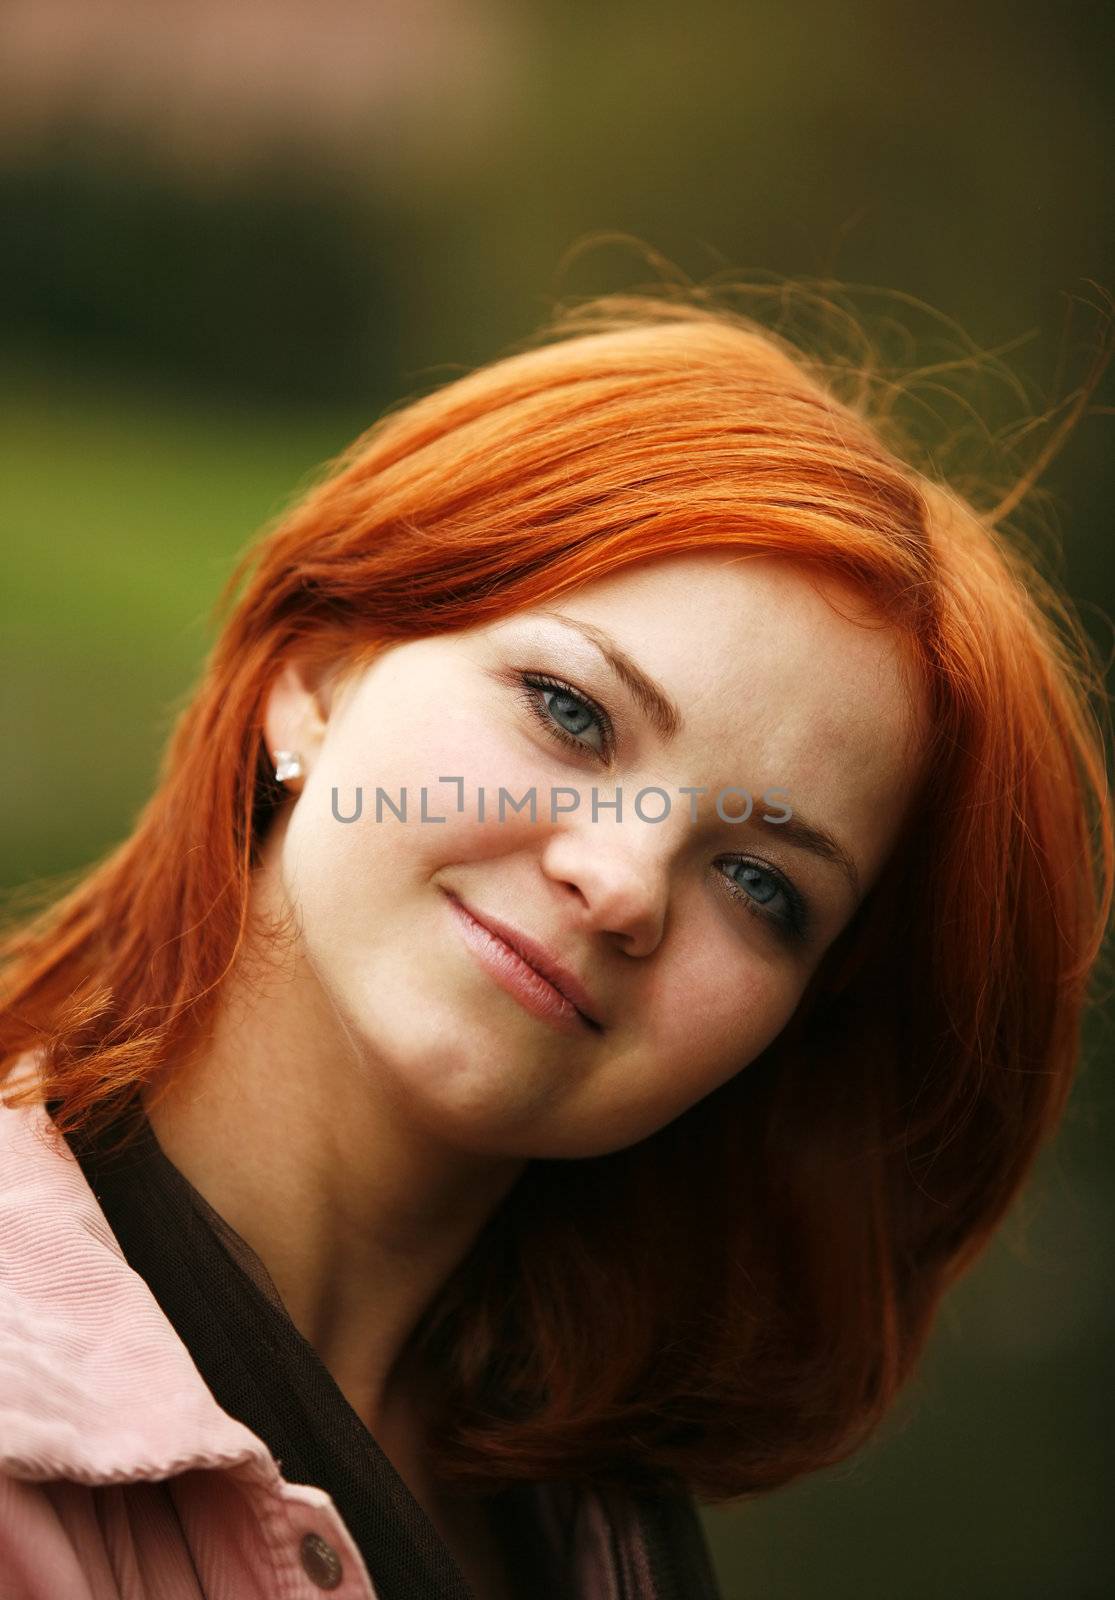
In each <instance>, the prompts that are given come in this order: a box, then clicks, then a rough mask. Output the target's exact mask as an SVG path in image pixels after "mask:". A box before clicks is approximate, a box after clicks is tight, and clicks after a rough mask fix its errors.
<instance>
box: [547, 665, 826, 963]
mask: <svg viewBox="0 0 1115 1600" xmlns="http://www.w3.org/2000/svg"><path fill="white" fill-rule="evenodd" d="M517 677H518V682H519V689H518V698H519V699H520V700H521V701H522V703H523V705H525V706H526V708H527V710H528V711H529V712H530V714H531V716H532V717H533V718H534V719H535V721H536V722H538V723H539V724H540V726H541V727H542V728H543V730H544V731H545V732H546V733H548V734H549V735H550V737H551V738H553V739H555V740H556V741H557V742H558V743H559V744H563V745H567V746H569V747H570V748H572V749H573V750H577V751H579V752H580V753H581V754H582V755H584V754H588V755H590V756H595V757H596V758H597V759H598V760H601V761H607V760H608V759H609V757H610V755H611V754H612V752H613V751H614V750H615V731H614V729H613V727H612V720H611V718H610V717H609V716H608V713H607V712H606V711H605V710H604V709H603V707H602V706H600V705H598V704H597V703H596V701H595V700H593V699H592V698H591V696H589V695H586V694H582V693H581V692H580V690H578V689H574V688H573V686H572V685H571V684H568V683H563V682H562V680H561V679H560V678H551V677H548V676H547V675H546V674H545V673H543V672H520V673H518V674H517ZM544 689H552V690H553V691H554V692H555V693H557V694H561V695H565V696H568V698H569V699H571V700H576V701H577V702H578V704H579V705H582V706H583V707H584V708H585V710H586V711H590V712H591V713H592V714H593V716H594V717H595V718H596V721H597V725H598V727H599V728H600V730H601V732H602V733H603V734H604V737H605V744H606V746H607V748H606V750H604V751H599V750H594V749H593V748H592V746H591V745H586V744H585V743H584V742H583V741H582V740H581V739H580V738H579V737H578V736H577V735H576V734H573V733H570V732H569V730H568V729H567V728H562V727H560V726H559V725H558V723H556V722H555V721H554V720H553V718H552V716H551V714H550V712H549V711H548V710H547V709H546V707H545V706H544V705H543V704H542V702H541V700H540V698H539V695H540V692H541V691H542V690H544ZM724 864H725V865H728V866H733V867H754V868H755V869H756V870H757V871H759V872H765V873H766V874H767V876H768V877H769V878H770V879H771V880H772V881H773V882H774V883H775V884H776V885H777V887H778V889H779V890H780V892H781V893H782V896H783V898H784V899H785V901H786V905H787V908H788V909H787V910H786V911H783V912H778V911H767V910H766V909H765V908H764V907H763V905H762V904H761V903H760V902H759V901H757V900H754V899H753V898H752V897H751V895H749V894H748V893H747V892H746V890H744V889H741V888H740V887H739V885H738V884H737V883H736V881H735V880H734V879H732V878H727V877H724V875H723V874H721V879H722V881H723V883H724V885H725V888H726V891H727V893H728V894H730V895H731V896H732V898H733V900H741V901H742V902H743V905H744V907H745V909H746V910H748V911H749V912H750V913H751V915H752V916H753V917H757V918H758V919H759V920H760V921H761V922H765V923H767V924H768V925H773V926H774V928H775V930H776V931H777V932H778V933H779V934H781V935H782V936H784V937H785V938H787V939H789V940H791V941H792V942H800V941H802V940H803V939H804V938H805V934H806V927H807V924H808V909H807V906H806V903H805V901H804V899H803V898H802V896H801V895H800V894H799V892H798V890H797V889H796V888H795V887H794V885H793V884H792V883H791V882H790V881H789V879H788V878H784V877H783V876H782V874H781V873H780V872H776V871H775V870H774V868H773V867H768V866H767V865H766V863H765V862H763V861H756V860H753V859H752V858H750V857H748V856H732V857H730V858H729V859H728V861H727V862H726V863H724Z"/></svg>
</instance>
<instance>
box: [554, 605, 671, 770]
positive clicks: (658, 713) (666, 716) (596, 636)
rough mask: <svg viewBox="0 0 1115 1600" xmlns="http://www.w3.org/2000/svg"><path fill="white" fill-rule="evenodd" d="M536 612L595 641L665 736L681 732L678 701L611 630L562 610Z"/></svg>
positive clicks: (617, 674) (591, 642)
mask: <svg viewBox="0 0 1115 1600" xmlns="http://www.w3.org/2000/svg"><path fill="white" fill-rule="evenodd" d="M535 615H536V616H539V617H549V618H551V619H552V620H553V621H554V622H560V623H561V624H562V626H563V627H566V628H572V629H573V630H574V631H575V632H576V633H579V634H580V635H581V637H582V638H583V639H587V640H588V642H589V644H591V645H595V646H596V648H597V650H599V652H600V654H601V655H602V656H603V657H604V660H605V661H606V662H607V663H608V665H609V666H610V667H611V669H612V671H613V672H614V673H615V674H616V677H617V678H619V679H620V681H621V682H622V683H623V684H624V685H625V687H626V688H627V689H629V690H630V692H631V693H632V694H633V695H634V696H635V699H636V700H637V701H638V702H639V704H640V705H641V706H642V708H643V710H644V711H645V712H646V714H647V716H648V717H649V718H650V720H651V721H652V722H653V723H654V725H655V727H656V728H657V729H658V731H659V733H660V734H661V735H662V737H663V738H664V739H667V740H669V739H673V738H675V737H676V735H677V734H679V733H681V732H682V730H683V729H684V727H685V719H684V718H683V717H682V714H681V712H680V711H679V710H678V708H677V704H676V702H675V701H673V700H671V699H670V696H669V695H668V694H667V693H666V691H665V689H663V687H662V685H661V684H660V683H655V681H654V679H653V678H649V677H648V676H647V674H646V673H645V672H644V671H643V669H642V667H640V665H639V663H638V662H637V661H633V660H632V659H631V657H630V656H629V655H628V654H627V653H626V651H624V650H621V649H620V647H619V645H618V644H617V643H616V641H615V640H614V639H613V638H612V636H611V634H610V633H605V632H604V630H603V628H596V627H593V625H592V623H591V622H575V621H574V619H573V618H572V617H567V616H564V615H563V614H562V613H561V612H560V611H543V610H541V609H539V610H537V611H536V612H535Z"/></svg>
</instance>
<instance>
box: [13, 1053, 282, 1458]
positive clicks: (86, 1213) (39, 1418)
mask: <svg viewBox="0 0 1115 1600" xmlns="http://www.w3.org/2000/svg"><path fill="white" fill-rule="evenodd" d="M23 1074H27V1075H29V1076H31V1077H34V1076H35V1067H34V1059H33V1057H26V1056H25V1057H21V1058H20V1060H19V1062H18V1063H17V1064H16V1067H15V1068H13V1070H12V1073H11V1074H10V1075H9V1078H8V1080H7V1081H8V1082H9V1083H12V1084H14V1083H15V1082H16V1081H17V1080H18V1081H21V1082H22V1081H24V1080H23ZM194 1467H233V1468H236V1469H238V1470H239V1471H240V1472H242V1473H245V1474H247V1475H248V1476H250V1477H253V1478H257V1479H259V1480H261V1481H263V1482H271V1483H274V1482H276V1481H277V1480H278V1476H279V1469H278V1465H277V1463H276V1462H275V1461H274V1459H273V1457H272V1456H271V1454H270V1452H269V1451H268V1449H267V1447H266V1446H265V1445H264V1444H263V1441H262V1440H260V1439H259V1438H257V1437H256V1435H255V1434H253V1433H252V1432H251V1431H250V1430H249V1429H248V1428H246V1427H245V1426H244V1425H243V1424H242V1423H240V1422H238V1421H237V1420H236V1419H235V1418H234V1417H231V1416H229V1415H228V1413H227V1412H225V1411H223V1410H222V1409H221V1407H220V1406H218V1404H217V1402H216V1401H215V1400H214V1398H213V1396H212V1395H211V1394H210V1392H209V1390H208V1388H207V1387H206V1385H205V1383H204V1381H203V1380H202V1378H201V1375H200V1373H199V1372H198V1371H197V1368H196V1367H195V1366H194V1363H193V1361H192V1359H191V1357H190V1354H189V1352H188V1350H187V1349H186V1347H185V1345H184V1344H183V1343H182V1341H181V1340H180V1339H179V1337H178V1335H177V1333H176V1332H175V1330H174V1328H173V1326H172V1325H171V1323H170V1322H169V1321H168V1320H167V1317H166V1316H165V1314H164V1312H163V1311H162V1309H161V1307H160V1306H159V1304H158V1302H157V1301H156V1299H155V1298H154V1296H153V1295H152V1293H151V1291H150V1290H149V1289H148V1287H147V1285H146V1284H145V1283H144V1281H143V1279H142V1278H141V1277H139V1275H138V1274H137V1273H135V1272H133V1270H132V1268H131V1267H130V1266H129V1265H128V1263H127V1261H126V1260H125V1259H124V1256H123V1253H122V1252H121V1250H120V1246H119V1245H118V1244H117V1242H116V1239H115V1236H114V1235H113V1233H112V1230H111V1228H110V1227H109V1225H108V1222H107V1221H106V1219H105V1216H104V1213H103V1211H102V1210H101V1207H100V1206H99V1205H98V1203H97V1200H96V1197H95V1196H94V1194H93V1191H92V1190H91V1189H90V1187H89V1184H88V1182H87V1181H86V1178H85V1175H84V1174H83V1172H82V1170H81V1167H80V1166H79V1165H78V1162H77V1161H76V1159H75V1157H74V1155H73V1153H72V1151H71V1150H70V1148H69V1146H68V1144H67V1143H66V1141H65V1139H64V1138H63V1137H62V1136H61V1135H60V1134H59V1133H58V1131H57V1129H56V1128H55V1126H54V1124H53V1122H52V1121H51V1119H50V1116H49V1114H48V1112H47V1110H46V1107H45V1105H44V1104H42V1103H38V1104H34V1105H28V1106H12V1105H9V1104H8V1103H7V1102H6V1100H5V1098H4V1097H3V1095H2V1094H0V1470H2V1471H4V1472H6V1473H7V1474H8V1475H9V1476H11V1477H15V1478H27V1479H35V1480H45V1479H52V1478H68V1479H73V1480H75V1481H77V1482H80V1483H87V1484H95V1483H126V1482H129V1481H132V1480H137V1479H145V1478H150V1479H155V1478H165V1477H169V1476H171V1475H172V1474H175V1473H179V1472H184V1471H187V1470H189V1469H191V1468H194Z"/></svg>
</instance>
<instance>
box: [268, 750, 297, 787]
mask: <svg viewBox="0 0 1115 1600" xmlns="http://www.w3.org/2000/svg"><path fill="white" fill-rule="evenodd" d="M301 776H302V758H301V756H300V755H299V754H298V752H297V750H276V751H275V782H276V783H285V782H286V780H287V779H288V778H300V777H301Z"/></svg>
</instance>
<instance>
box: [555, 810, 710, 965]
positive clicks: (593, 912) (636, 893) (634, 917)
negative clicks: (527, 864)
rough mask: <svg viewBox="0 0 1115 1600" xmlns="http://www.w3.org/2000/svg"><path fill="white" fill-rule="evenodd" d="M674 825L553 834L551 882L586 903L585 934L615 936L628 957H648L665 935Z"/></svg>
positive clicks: (606, 827) (587, 828)
mask: <svg viewBox="0 0 1115 1600" xmlns="http://www.w3.org/2000/svg"><path fill="white" fill-rule="evenodd" d="M670 820H671V819H666V820H665V821H664V822H662V823H660V824H651V823H644V822H641V821H636V822H634V823H632V824H630V825H629V824H628V822H627V819H626V818H625V819H624V821H623V822H622V823H620V824H615V825H612V824H603V823H601V824H595V825H593V824H587V823H586V824H582V825H581V826H579V827H571V828H569V829H566V830H563V831H561V832H558V833H555V834H553V835H552V836H551V837H550V839H549V840H548V841H547V844H546V848H545V850H544V852H543V856H542V870H543V871H544V872H545V874H546V876H547V877H548V878H550V879H552V880H553V881H554V882H556V883H562V884H565V885H566V886H567V889H568V891H569V892H570V893H571V894H575V895H576V896H577V897H578V899H579V900H580V901H581V905H582V926H583V927H584V929H585V930H586V931H587V932H594V933H612V934H615V935H616V936H617V937H618V938H620V939H622V941H623V948H624V949H625V950H626V952H627V954H628V955H632V956H646V955H649V954H650V953H651V951H652V950H654V949H656V948H657V946H658V945H659V944H660V942H661V940H662V935H663V933H664V931H665V927H666V909H667V905H668V902H669V884H670V866H671V862H672V860H673V857H674V853H675V851H676V848H677V840H676V837H675V836H676V835H677V833H678V831H679V830H677V829H674V828H672V827H671V826H670Z"/></svg>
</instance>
